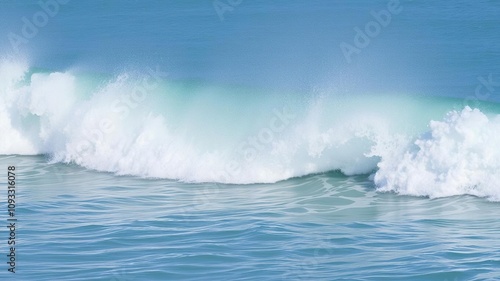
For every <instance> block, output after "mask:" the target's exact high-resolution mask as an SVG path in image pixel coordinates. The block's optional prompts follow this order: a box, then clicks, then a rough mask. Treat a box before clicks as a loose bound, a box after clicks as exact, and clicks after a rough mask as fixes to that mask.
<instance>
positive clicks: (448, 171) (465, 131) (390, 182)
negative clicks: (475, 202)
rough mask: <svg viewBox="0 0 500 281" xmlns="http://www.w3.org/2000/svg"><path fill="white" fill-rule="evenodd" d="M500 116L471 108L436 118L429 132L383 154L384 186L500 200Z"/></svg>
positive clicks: (380, 177)
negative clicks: (408, 143) (405, 146)
mask: <svg viewBox="0 0 500 281" xmlns="http://www.w3.org/2000/svg"><path fill="white" fill-rule="evenodd" d="M498 132H500V117H499V116H498V115H497V116H492V117H490V118H489V117H488V116H486V115H485V114H484V113H482V112H481V111H479V110H478V109H471V108H469V107H466V108H465V109H463V110H462V111H461V112H458V111H452V112H450V113H448V115H447V116H446V118H445V120H444V121H431V123H430V131H429V132H427V133H426V134H424V135H422V136H420V137H419V138H418V139H417V140H416V141H415V142H414V144H413V145H411V146H408V147H407V148H406V149H404V150H402V151H398V153H397V154H396V155H391V156H387V157H382V161H381V162H380V163H379V164H378V167H379V170H378V171H377V173H376V175H375V177H374V180H375V183H376V184H377V186H379V190H381V191H395V192H397V193H399V194H406V195H416V196H429V197H431V198H434V197H444V196H453V195H462V194H470V195H475V196H480V197H488V198H489V199H491V200H496V201H498V200H500V185H499V182H500V160H499V159H500V147H499V146H498V144H499V143H500V134H498Z"/></svg>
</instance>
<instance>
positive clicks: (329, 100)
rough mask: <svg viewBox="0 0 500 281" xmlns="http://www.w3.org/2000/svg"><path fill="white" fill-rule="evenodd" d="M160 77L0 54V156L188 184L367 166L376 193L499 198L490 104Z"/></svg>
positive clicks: (497, 122)
mask: <svg viewBox="0 0 500 281" xmlns="http://www.w3.org/2000/svg"><path fill="white" fill-rule="evenodd" d="M165 76H167V75H166V73H163V72H161V71H160V70H158V69H156V70H155V69H150V70H147V71H145V72H143V73H138V72H130V73H122V74H120V75H117V76H115V77H111V78H103V77H95V76H94V77H92V76H83V75H75V74H72V72H71V71H68V72H52V73H51V72H37V71H34V70H32V69H30V68H29V67H28V65H27V64H22V63H15V62H11V61H3V62H2V63H1V65H0V77H1V78H0V79H1V80H0V83H1V86H2V88H1V89H2V94H1V97H0V129H1V131H2V132H4V133H3V134H2V136H1V137H0V154H22V155H34V154H46V155H49V156H50V158H51V161H54V162H64V163H75V164H77V165H80V166H83V167H86V168H89V169H95V170H99V171H106V172H112V173H116V174H118V175H135V176H141V177H147V178H169V179H175V180H181V181H186V182H220V183H235V184H250V183H271V182H276V181H280V180H284V179H288V178H291V177H300V176H304V175H308V174H313V173H322V172H326V171H331V170H340V171H342V172H343V173H344V174H346V175H354V174H370V173H375V174H374V181H375V183H376V185H377V186H378V188H379V189H380V190H382V191H395V192H398V193H401V194H411V195H418V196H431V197H439V196H449V195H456V194H473V195H477V196H486V197H489V198H492V199H494V200H497V199H499V197H498V196H497V195H496V194H497V191H496V190H500V189H499V188H498V185H497V184H495V183H498V182H499V180H500V178H499V175H500V173H499V171H500V162H499V161H498V159H499V157H498V156H500V155H499V154H500V150H499V149H498V145H496V144H498V143H499V140H500V139H499V138H500V137H499V136H498V134H497V132H498V131H499V129H500V119H499V117H498V116H495V115H494V114H492V113H493V112H498V107H496V106H495V105H491V104H490V105H488V106H486V107H485V108H486V110H484V109H482V110H483V111H484V112H485V113H483V112H481V111H479V110H478V109H474V110H472V109H470V108H468V107H466V108H465V109H463V104H462V101H460V100H454V99H446V98H429V97H426V98H424V97H420V98H417V97H415V96H414V95H413V96H409V95H372V96H369V95H358V96H355V97H345V96H339V95H334V94H332V93H328V91H318V92H316V93H314V94H309V95H301V94H297V93H289V94H283V93H270V92H259V91H256V90H255V89H244V88H237V87H230V88H228V87H226V88H222V87H217V86H206V85H201V84H196V83H172V82H168V81H167V79H165ZM453 109H460V110H458V111H454V110H453ZM462 109H463V110H462ZM450 110H452V111H450ZM448 111H450V112H448ZM447 112H448V114H447V115H446V113H447ZM443 116H446V117H445V118H444V121H440V122H437V121H431V120H441V119H442V118H443ZM429 122H430V125H429Z"/></svg>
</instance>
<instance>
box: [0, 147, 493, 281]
mask: <svg viewBox="0 0 500 281" xmlns="http://www.w3.org/2000/svg"><path fill="white" fill-rule="evenodd" d="M11 163H16V165H17V170H18V174H17V176H18V178H19V180H18V194H19V199H18V200H19V201H18V202H19V203H18V209H17V212H18V214H17V216H18V217H19V223H18V224H19V227H18V228H19V229H18V236H19V247H18V253H19V254H18V255H19V261H18V262H19V268H18V271H19V272H18V273H17V275H16V277H17V278H19V279H18V280H54V279H56V280H496V279H497V278H498V276H499V275H498V274H499V272H498V268H499V264H500V254H499V252H498V251H497V247H496V246H497V245H498V241H499V239H500V231H499V229H500V223H499V221H498V216H497V215H496V211H497V209H498V204H497V203H488V202H485V201H484V200H482V199H478V198H475V197H464V196H457V197H449V198H442V199H435V200H429V199H427V198H415V197H406V196H397V195H394V194H390V193H376V192H375V190H374V187H373V184H372V183H371V181H370V180H368V179H367V178H366V177H364V176H356V177H346V176H343V175H341V174H338V173H329V174H324V175H317V176H309V177H305V178H301V179H292V180H288V181H284V182H280V183H277V184H257V185H249V186H237V185H213V184H210V185H197V184H181V183H176V182H172V181H168V180H141V179H137V178H130V177H115V176H113V175H111V174H107V173H98V172H92V171H88V170H85V169H82V168H79V167H75V166H66V165H60V164H54V165H47V164H46V159H44V158H43V157H19V156H14V157H3V158H2V159H1V165H2V166H5V165H7V164H11ZM2 275H4V273H2ZM4 276H5V275H4Z"/></svg>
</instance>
